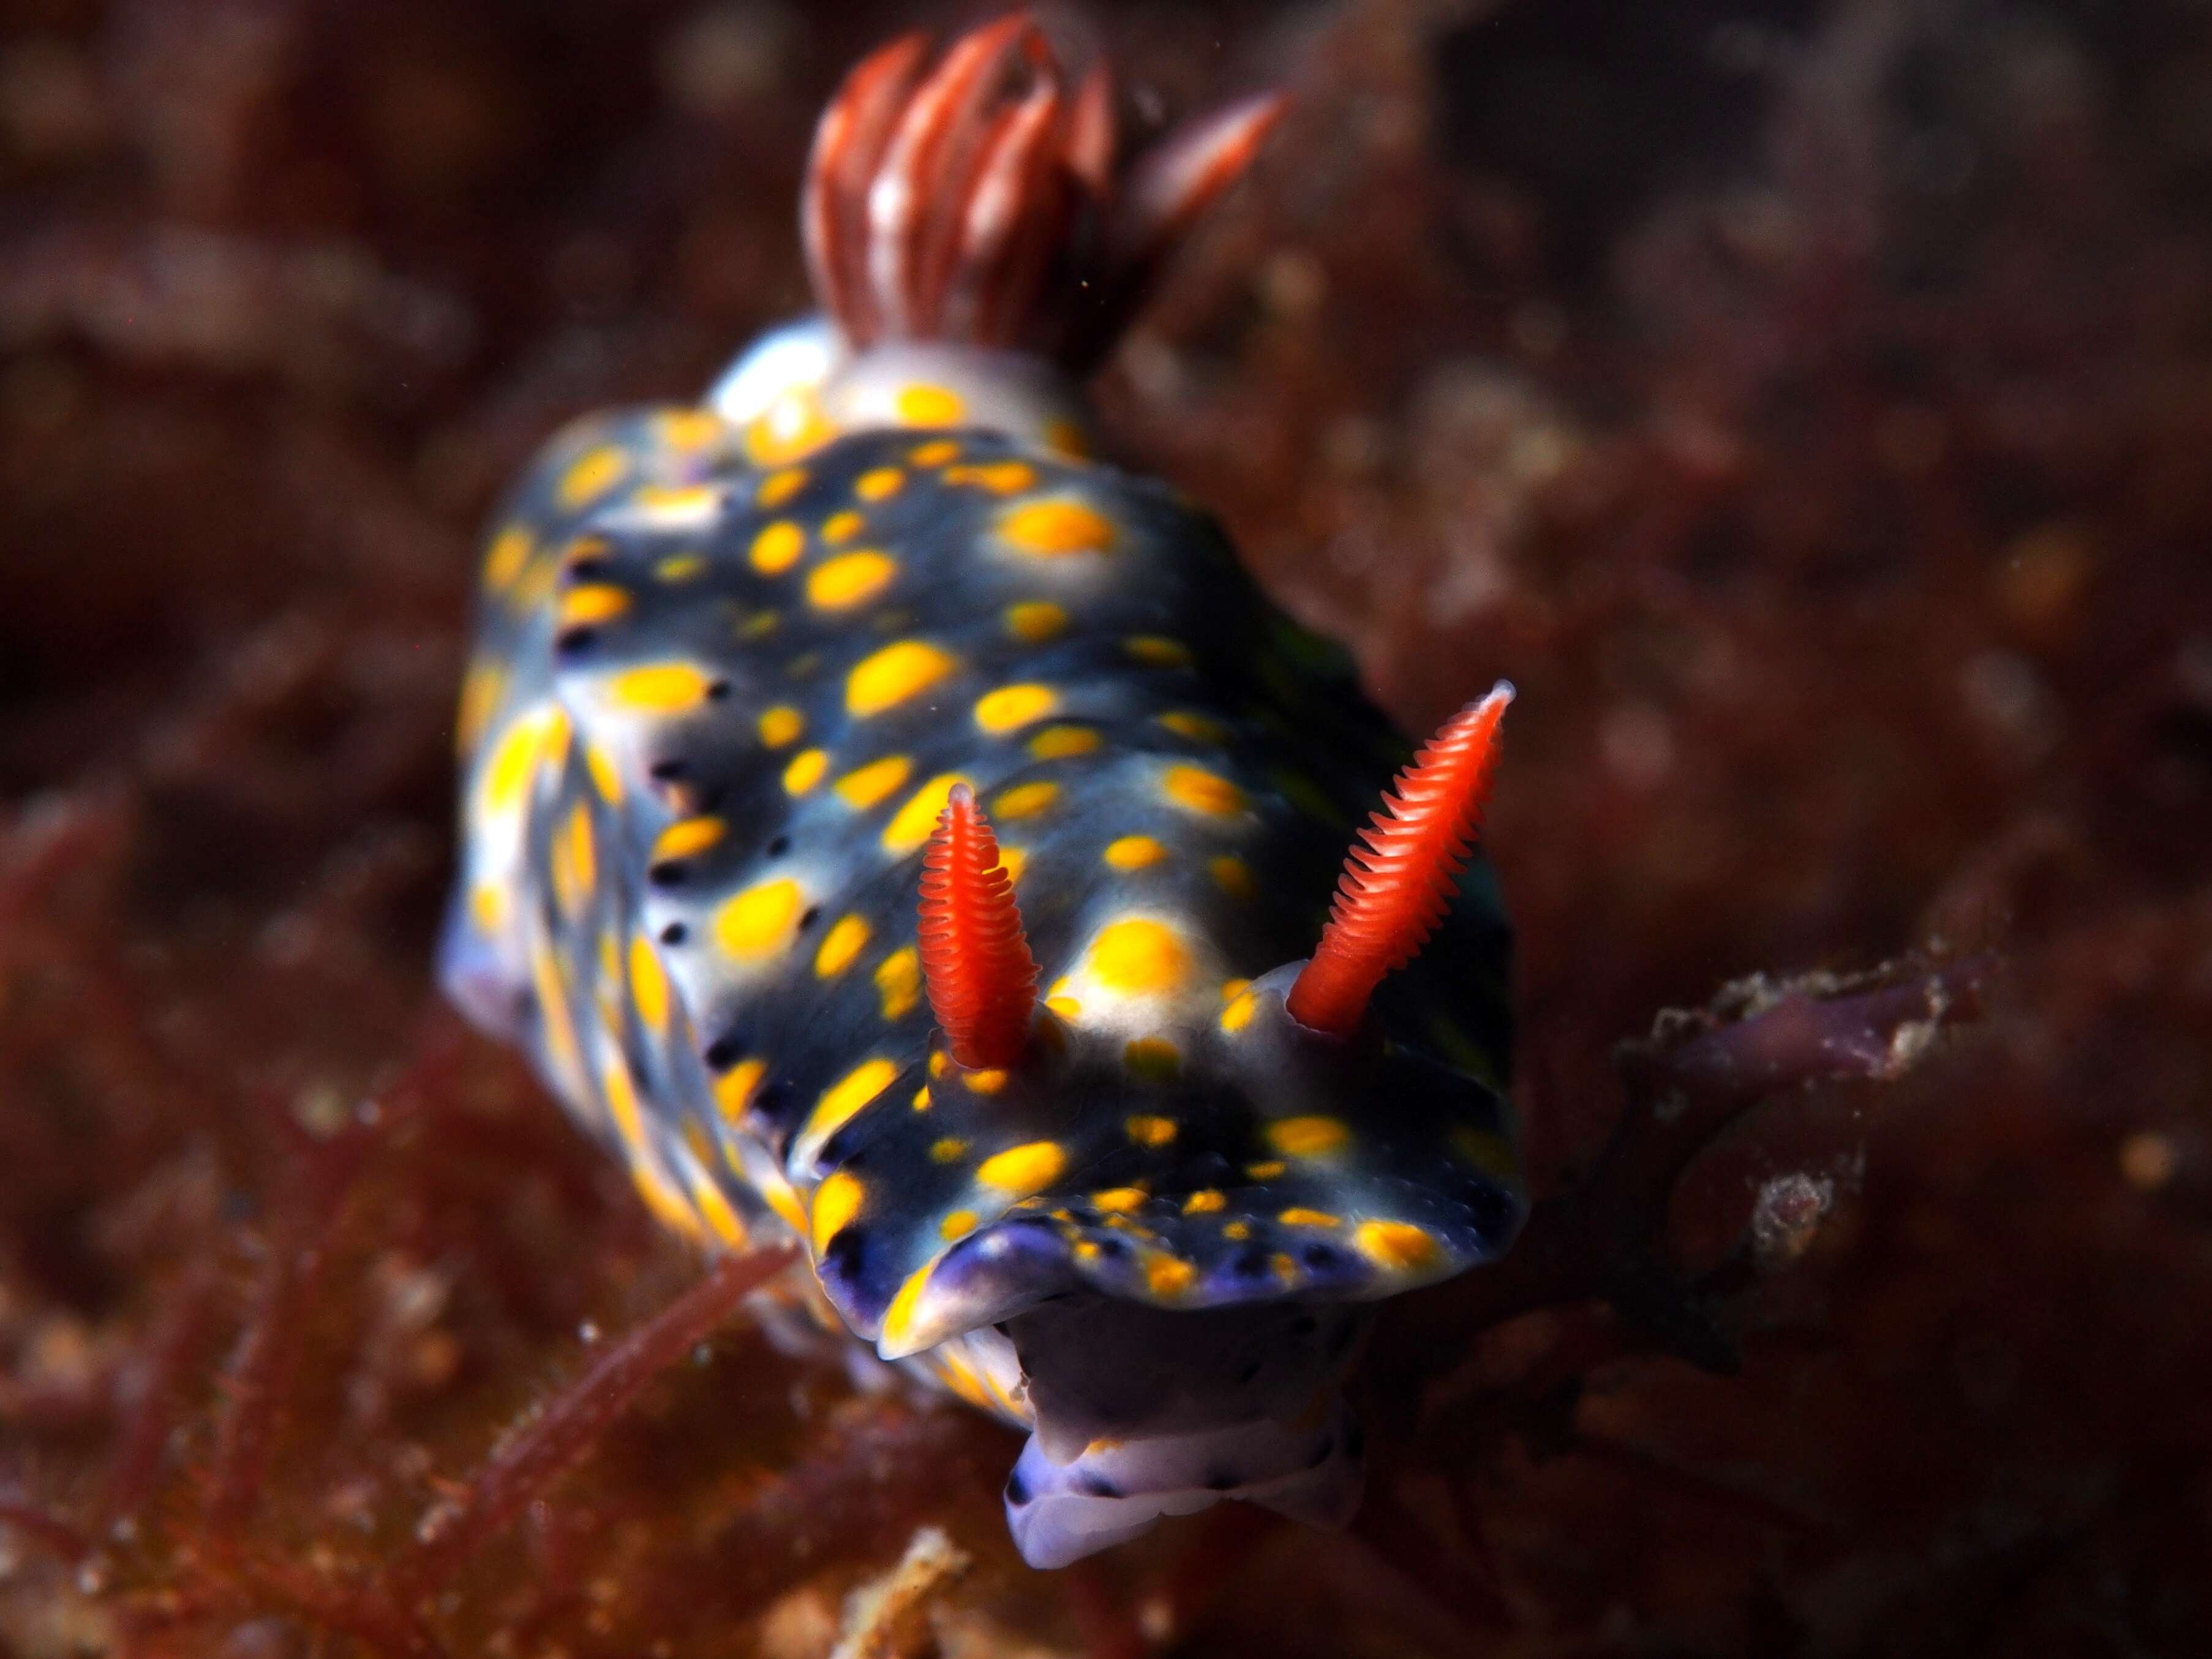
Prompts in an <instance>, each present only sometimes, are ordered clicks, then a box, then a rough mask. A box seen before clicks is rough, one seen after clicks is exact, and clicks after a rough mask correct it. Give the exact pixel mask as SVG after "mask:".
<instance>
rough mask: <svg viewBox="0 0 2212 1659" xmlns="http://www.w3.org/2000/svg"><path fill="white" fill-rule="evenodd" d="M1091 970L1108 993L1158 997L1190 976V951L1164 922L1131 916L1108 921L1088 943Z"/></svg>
mask: <svg viewBox="0 0 2212 1659" xmlns="http://www.w3.org/2000/svg"><path fill="white" fill-rule="evenodd" d="M1090 955H1091V973H1092V975H1094V976H1096V978H1097V981H1098V982H1099V983H1100V984H1101V985H1103V986H1104V987H1106V988H1107V989H1108V990H1109V991H1119V992H1121V993H1122V994H1125V995H1128V996H1158V995H1163V994H1166V993H1169V992H1172V991H1175V990H1178V989H1180V988H1181V987H1182V984H1183V982H1184V981H1185V980H1186V979H1188V977H1189V975H1190V952H1189V951H1188V949H1187V948H1185V946H1184V945H1183V942H1182V938H1181V937H1180V936H1179V935H1178V934H1177V933H1176V931H1175V929H1174V928H1172V927H1169V926H1168V925H1167V924H1166V923H1165V922H1161V921H1152V919H1151V918H1150V917H1147V916H1132V917H1128V918H1127V919H1125V920H1123V921H1115V922H1109V923H1108V924H1107V925H1106V926H1105V927H1103V928H1101V929H1100V930H1099V932H1098V937H1097V939H1093V940H1092V941H1091V952H1090Z"/></svg>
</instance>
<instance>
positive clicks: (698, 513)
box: [630, 484, 722, 529]
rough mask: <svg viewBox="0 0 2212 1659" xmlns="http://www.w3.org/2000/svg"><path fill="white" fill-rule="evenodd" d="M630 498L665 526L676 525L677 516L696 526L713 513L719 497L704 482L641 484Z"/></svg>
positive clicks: (671, 526) (704, 522)
mask: <svg viewBox="0 0 2212 1659" xmlns="http://www.w3.org/2000/svg"><path fill="white" fill-rule="evenodd" d="M630 502H631V505H633V506H635V507H640V508H641V509H643V510H644V511H645V512H646V513H649V514H651V515H652V516H653V517H654V518H655V519H657V520H659V521H660V522H661V524H662V525H664V526H667V527H670V528H677V527H680V526H678V521H679V520H680V521H683V522H684V525H688V526H689V527H690V528H694V529H696V528H701V527H702V526H704V525H705V524H706V523H707V521H708V520H710V519H712V518H713V517H714V512H715V509H716V508H718V507H720V506H721V504H722V498H721V496H720V494H718V493H717V492H716V491H714V490H712V489H708V488H707V487H706V486H705V485H704V484H644V485H641V486H640V487H639V489H637V491H636V492H635V494H634V495H631V497H630Z"/></svg>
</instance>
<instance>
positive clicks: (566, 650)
mask: <svg viewBox="0 0 2212 1659" xmlns="http://www.w3.org/2000/svg"><path fill="white" fill-rule="evenodd" d="M598 638H599V630H598V629H592V628H564V629H562V630H561V631H560V632H559V633H558V634H556V635H554V636H553V648H554V649H555V650H556V651H558V652H560V653H562V655H563V656H570V657H573V656H574V655H575V654H576V653H578V652H579V651H581V650H582V649H584V647H586V646H588V645H589V644H591V643H592V641H594V640H596V639H598Z"/></svg>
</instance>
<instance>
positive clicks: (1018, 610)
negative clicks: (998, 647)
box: [1006, 599, 1067, 645]
mask: <svg viewBox="0 0 2212 1659" xmlns="http://www.w3.org/2000/svg"><path fill="white" fill-rule="evenodd" d="M1066 629H1067V612H1066V611H1064V610H1063V609H1061V608H1060V606H1059V605H1054V603H1053V602H1052V601H1051V600H1050V599H1024V600H1023V601H1022V603H1021V604H1019V605H1008V606H1007V607H1006V632H1008V633H1009V634H1012V635H1013V636H1014V637H1015V638H1016V639H1018V640H1019V641H1022V642H1023V643H1024V644H1025V645H1042V644H1043V643H1044V642H1045V641H1047V640H1056V639H1058V638H1059V637H1060V635H1062V634H1063V633H1065V632H1066Z"/></svg>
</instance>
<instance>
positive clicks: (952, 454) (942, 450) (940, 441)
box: [907, 438, 960, 466]
mask: <svg viewBox="0 0 2212 1659" xmlns="http://www.w3.org/2000/svg"><path fill="white" fill-rule="evenodd" d="M959 455H960V446H959V445H958V444H956V443H954V442H953V441H952V440H951V439H950V438H932V439H931V440H930V441H928V442H927V443H926V444H919V445H917V446H915V449H914V451H913V453H910V454H908V456H907V459H908V460H909V461H912V462H913V463H914V464H915V465H916V466H943V465H945V463H946V462H947V461H951V460H957V459H959Z"/></svg>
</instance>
